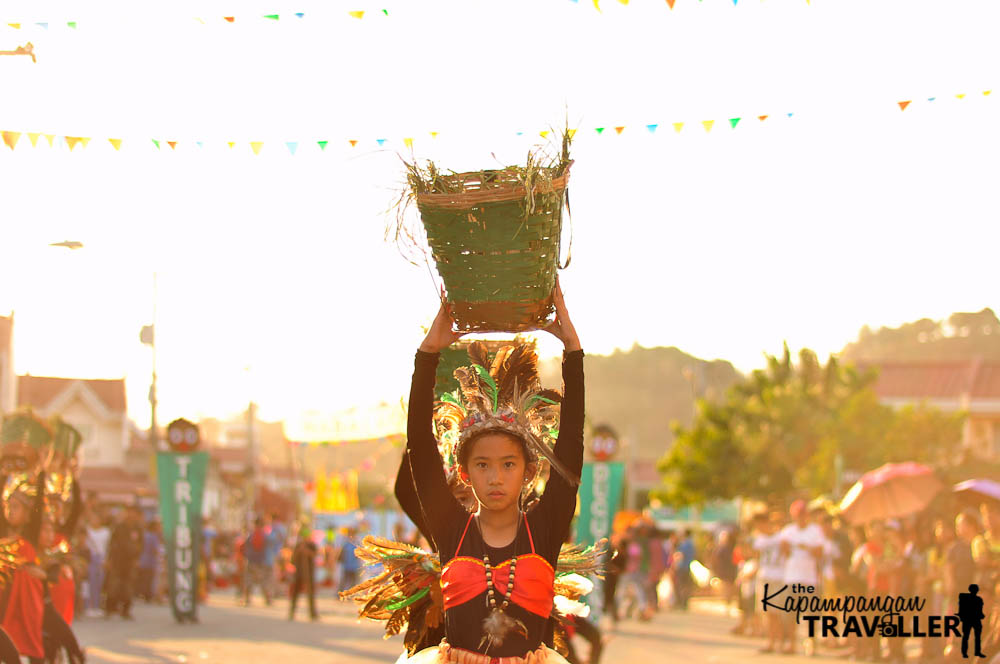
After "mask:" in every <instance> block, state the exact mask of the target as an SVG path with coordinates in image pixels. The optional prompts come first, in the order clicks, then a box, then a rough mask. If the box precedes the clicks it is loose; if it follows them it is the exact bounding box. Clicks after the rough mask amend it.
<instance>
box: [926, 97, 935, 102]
mask: <svg viewBox="0 0 1000 664" xmlns="http://www.w3.org/2000/svg"><path fill="white" fill-rule="evenodd" d="M935 99H937V97H928V98H927V101H934V100H935Z"/></svg>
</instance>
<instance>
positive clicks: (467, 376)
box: [454, 367, 493, 413]
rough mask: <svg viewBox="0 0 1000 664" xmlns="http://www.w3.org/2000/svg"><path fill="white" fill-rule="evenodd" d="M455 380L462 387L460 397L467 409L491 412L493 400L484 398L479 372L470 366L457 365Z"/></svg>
mask: <svg viewBox="0 0 1000 664" xmlns="http://www.w3.org/2000/svg"><path fill="white" fill-rule="evenodd" d="M454 375H455V380H457V381H458V384H459V386H460V387H461V389H462V398H463V399H464V400H465V403H466V406H467V409H469V410H479V411H482V412H484V413H491V412H493V411H492V406H493V402H492V400H490V399H487V398H486V395H485V394H483V389H482V387H480V380H479V374H477V373H476V370H475V369H473V368H471V367H459V368H458V369H455V374H454Z"/></svg>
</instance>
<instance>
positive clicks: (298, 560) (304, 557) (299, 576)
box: [288, 525, 319, 620]
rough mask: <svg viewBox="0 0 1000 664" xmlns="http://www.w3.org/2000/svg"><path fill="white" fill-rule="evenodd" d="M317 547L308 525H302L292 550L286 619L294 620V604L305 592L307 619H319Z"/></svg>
mask: <svg viewBox="0 0 1000 664" xmlns="http://www.w3.org/2000/svg"><path fill="white" fill-rule="evenodd" d="M317 553H318V549H317V548H316V543H315V542H313V540H312V530H310V528H309V526H307V525H303V526H302V528H301V529H300V530H299V537H298V541H296V542H295V549H293V551H292V565H293V566H294V567H295V574H294V576H293V577H292V583H291V584H290V585H289V587H288V596H289V599H291V604H290V606H289V608H288V619H289V620H295V605H296V604H297V603H298V601H299V595H301V594H303V593H304V594H305V595H306V598H307V599H308V600H309V619H310V620H319V613H318V612H317V611H316V554H317Z"/></svg>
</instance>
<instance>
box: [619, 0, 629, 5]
mask: <svg viewBox="0 0 1000 664" xmlns="http://www.w3.org/2000/svg"><path fill="white" fill-rule="evenodd" d="M618 2H620V3H622V4H623V5H628V0H618Z"/></svg>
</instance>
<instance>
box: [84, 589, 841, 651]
mask: <svg viewBox="0 0 1000 664" xmlns="http://www.w3.org/2000/svg"><path fill="white" fill-rule="evenodd" d="M319 609H320V613H321V614H322V620H321V622H319V623H310V622H308V621H306V620H304V619H303V618H302V615H303V612H302V607H301V606H300V607H299V611H300V617H299V620H298V621H297V622H289V621H288V620H287V611H288V603H287V600H284V599H282V600H277V601H276V602H275V604H274V606H272V607H264V606H263V605H262V603H261V601H260V600H259V599H258V600H257V604H256V605H254V606H252V607H250V608H244V607H240V606H237V605H236V604H235V602H234V600H233V598H232V596H231V595H221V594H220V595H214V596H213V597H212V598H211V600H210V604H209V605H208V606H204V607H202V608H201V610H200V614H199V616H200V618H201V624H199V625H184V626H181V625H177V624H175V623H174V622H173V619H172V618H171V617H170V613H169V611H168V609H166V608H165V607H162V606H145V605H139V606H137V607H136V610H135V617H136V620H135V621H134V622H126V621H123V620H122V619H121V618H112V619H110V620H104V619H103V618H85V619H82V620H80V621H78V622H77V623H76V624H75V626H74V628H75V630H76V632H77V635H78V637H79V639H80V641H81V643H82V644H83V645H84V646H85V647H86V648H87V652H88V660H87V661H88V662H90V663H93V664H104V663H112V664H133V663H139V662H164V663H165V662H170V663H171V664H202V663H205V664H207V663H213V664H215V663H220V664H236V663H239V664H244V663H247V662H282V663H287V664H300V663H301V664H322V663H326V662H329V663H331V664H332V663H334V662H335V663H337V664H374V663H376V662H388V663H391V662H394V661H395V659H396V657H397V656H398V655H399V653H400V652H401V649H402V639H401V637H394V638H392V639H388V640H383V639H382V638H381V634H382V633H381V630H380V629H379V628H378V626H377V625H375V624H373V623H368V622H366V623H359V622H358V620H357V618H356V614H355V613H354V612H353V609H352V607H351V606H350V605H348V604H342V603H340V602H339V601H337V600H336V599H334V598H333V597H332V596H331V597H323V598H321V599H320V601H319ZM734 624H735V619H734V618H732V617H729V616H727V615H724V614H723V612H722V610H721V607H720V606H718V605H717V604H712V603H704V604H698V605H696V606H694V607H693V609H692V610H691V611H690V612H687V613H678V612H663V613H660V614H659V615H657V616H656V617H655V618H654V619H653V621H651V622H648V623H639V622H636V621H625V622H622V623H621V624H620V626H619V629H618V632H617V634H613V635H612V636H611V637H610V639H609V642H608V644H607V646H606V648H605V656H604V657H602V661H603V662H606V663H608V664H617V663H620V662H641V663H643V664H654V663H655V662H685V663H686V664H687V663H691V664H693V663H695V662H727V663H728V662H753V663H754V664H772V663H773V664H777V663H779V662H780V663H782V664H804V663H805V662H807V661H811V662H813V664H815V662H816V659H810V658H805V657H788V656H774V655H761V654H758V653H757V649H758V648H759V647H760V646H761V645H762V643H761V642H760V641H758V640H752V639H744V638H738V637H732V636H730V635H729V628H730V627H732V626H733V625H734ZM581 651H582V652H586V646H585V645H583V646H581ZM828 661H830V660H828Z"/></svg>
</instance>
